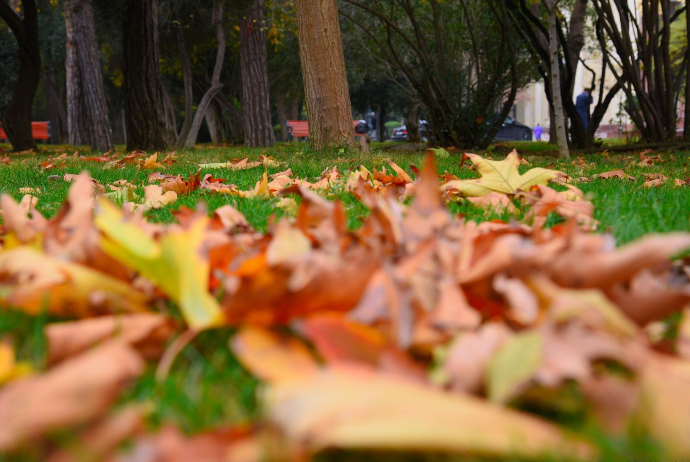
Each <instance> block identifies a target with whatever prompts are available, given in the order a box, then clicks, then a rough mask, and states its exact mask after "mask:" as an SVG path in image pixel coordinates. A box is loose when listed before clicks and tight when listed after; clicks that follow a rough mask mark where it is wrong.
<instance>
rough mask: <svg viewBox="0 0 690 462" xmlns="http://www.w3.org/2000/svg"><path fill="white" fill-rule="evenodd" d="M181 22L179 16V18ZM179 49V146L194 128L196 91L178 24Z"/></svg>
mask: <svg viewBox="0 0 690 462" xmlns="http://www.w3.org/2000/svg"><path fill="white" fill-rule="evenodd" d="M178 23H179V18H178ZM176 32H177V49H178V51H179V52H180V63H181V64H182V79H183V82H184V121H183V122H182V128H181V129H180V134H179V135H178V137H177V147H179V148H181V147H184V144H185V143H186V142H187V136H189V130H190V129H191V128H192V116H193V115H194V91H193V89H192V64H191V61H190V59H189V53H187V45H185V41H184V31H183V30H182V26H181V25H180V24H178V26H177V31H176Z"/></svg>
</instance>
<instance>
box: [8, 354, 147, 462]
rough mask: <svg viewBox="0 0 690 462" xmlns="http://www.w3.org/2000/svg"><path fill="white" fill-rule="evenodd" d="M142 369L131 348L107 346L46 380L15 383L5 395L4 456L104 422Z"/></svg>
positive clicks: (44, 377)
mask: <svg viewBox="0 0 690 462" xmlns="http://www.w3.org/2000/svg"><path fill="white" fill-rule="evenodd" d="M143 369H144V363H143V361H142V359H141V357H140V356H139V355H138V354H137V353H136V352H135V351H134V350H132V349H131V348H130V347H129V346H127V345H125V344H122V343H108V344H105V345H103V346H101V347H99V348H97V349H95V350H92V351H89V352H87V353H85V354H83V355H81V356H77V357H75V358H74V359H71V360H69V361H65V362H64V363H62V364H60V365H59V366H57V367H55V368H54V369H51V370H49V371H48V372H46V373H44V374H42V375H37V376H34V377H29V378H24V379H20V380H15V381H13V382H12V383H10V384H9V385H7V386H5V387H4V388H3V389H2V390H1V391H0V451H9V450H12V449H16V448H18V447H20V446H21V445H23V444H27V443H32V444H35V442H36V440H37V439H38V438H40V437H42V436H44V435H46V434H47V433H49V432H51V431H54V430H58V429H64V428H68V427H70V426H73V425H79V424H83V423H87V422H89V421H91V420H92V419H95V418H97V417H99V416H100V415H102V414H104V413H105V412H106V411H107V409H108V408H109V407H110V405H111V404H112V403H113V402H114V401H115V399H117V397H118V396H119V393H120V391H121V390H122V388H123V387H124V386H125V385H126V384H127V383H128V382H129V381H131V380H132V379H134V378H136V377H137V376H138V375H139V374H141V373H142V372H143Z"/></svg>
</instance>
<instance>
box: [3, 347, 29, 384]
mask: <svg viewBox="0 0 690 462" xmlns="http://www.w3.org/2000/svg"><path fill="white" fill-rule="evenodd" d="M32 371H33V368H32V367H31V364H29V363H28V362H24V361H20V362H17V361H16V360H15V352H14V348H13V347H12V345H11V344H9V343H5V342H3V343H0V385H3V384H5V383H7V382H10V381H12V380H14V379H17V378H19V377H24V376H26V375H29V374H31V372H32Z"/></svg>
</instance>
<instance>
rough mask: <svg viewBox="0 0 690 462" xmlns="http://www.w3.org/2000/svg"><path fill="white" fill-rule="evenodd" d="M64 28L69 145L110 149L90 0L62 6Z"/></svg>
mask: <svg viewBox="0 0 690 462" xmlns="http://www.w3.org/2000/svg"><path fill="white" fill-rule="evenodd" d="M65 28H66V31H67V56H68V59H67V74H68V78H67V95H68V107H67V113H68V116H67V117H68V127H69V132H70V143H72V144H89V145H90V146H91V148H92V149H95V150H99V151H107V150H110V149H112V147H113V144H112V141H111V139H110V120H109V117H108V105H107V103H106V100H105V91H104V89H103V76H102V74H101V65H100V59H99V53H98V44H97V42H96V28H95V25H94V18H93V7H92V5H91V1H90V0H69V1H67V2H66V3H65ZM73 132H74V135H73ZM77 132H78V134H77Z"/></svg>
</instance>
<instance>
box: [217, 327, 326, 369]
mask: <svg viewBox="0 0 690 462" xmlns="http://www.w3.org/2000/svg"><path fill="white" fill-rule="evenodd" d="M230 345H231V347H232V351H233V352H234V353H235V355H237V358H238V359H239V360H240V362H241V363H242V365H243V366H244V367H246V368H247V369H248V370H249V371H251V372H252V374H254V375H256V376H257V377H259V378H260V379H261V380H265V381H269V382H275V381H282V380H290V379H295V378H299V377H301V376H304V375H310V374H312V373H313V372H314V371H316V370H317V369H318V364H317V363H316V361H315V360H314V358H313V357H312V355H311V353H310V352H309V350H308V349H307V347H306V346H305V345H304V344H303V343H301V342H300V341H299V340H296V339H294V338H291V337H288V336H286V335H281V334H278V333H276V332H272V331H270V330H267V329H262V328H259V327H249V326H248V327H243V328H242V329H241V330H240V331H239V332H238V333H237V334H235V336H234V337H233V338H232V340H231V344H230Z"/></svg>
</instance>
